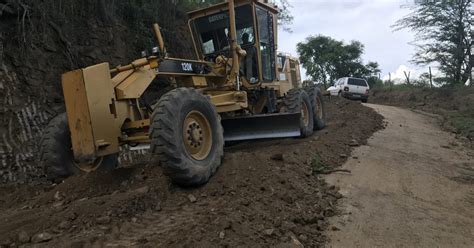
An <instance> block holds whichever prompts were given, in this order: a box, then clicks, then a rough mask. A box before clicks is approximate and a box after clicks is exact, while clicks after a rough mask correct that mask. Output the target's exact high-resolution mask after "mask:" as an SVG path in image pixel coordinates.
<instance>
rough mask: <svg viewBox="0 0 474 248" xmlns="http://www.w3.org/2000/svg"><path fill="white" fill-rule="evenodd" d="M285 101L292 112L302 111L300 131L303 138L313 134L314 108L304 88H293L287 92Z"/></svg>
mask: <svg viewBox="0 0 474 248" xmlns="http://www.w3.org/2000/svg"><path fill="white" fill-rule="evenodd" d="M283 103H284V105H285V107H286V108H287V110H288V112H290V113H300V112H301V119H300V131H301V136H300V137H302V138H305V137H308V136H310V135H311V134H313V127H314V120H313V109H312V108H311V101H310V99H309V96H308V94H307V93H306V92H305V91H304V90H303V89H291V90H289V91H288V93H286V97H285V98H284V99H283Z"/></svg>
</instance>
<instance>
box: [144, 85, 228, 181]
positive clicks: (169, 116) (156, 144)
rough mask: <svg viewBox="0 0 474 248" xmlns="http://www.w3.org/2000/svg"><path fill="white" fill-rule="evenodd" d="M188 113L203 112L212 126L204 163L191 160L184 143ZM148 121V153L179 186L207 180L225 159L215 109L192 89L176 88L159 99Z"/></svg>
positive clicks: (222, 137) (219, 123)
mask: <svg viewBox="0 0 474 248" xmlns="http://www.w3.org/2000/svg"><path fill="white" fill-rule="evenodd" d="M191 111H199V112H200V113H202V114H203V115H204V116H205V118H206V119H207V121H208V122H209V124H210V127H211V134H212V144H211V150H210V153H209V154H208V155H207V157H206V158H204V159H203V160H196V159H194V158H193V157H191V156H190V155H189V154H188V152H187V151H186V148H185V144H184V141H183V124H184V121H185V118H186V116H187V115H188V113H190V112H191ZM151 121H152V122H151V131H150V139H151V151H152V153H153V156H154V157H155V159H156V160H158V161H159V162H160V165H161V167H162V168H163V171H164V173H165V174H166V175H167V176H169V177H170V178H171V180H172V181H173V182H174V183H176V184H178V185H181V186H198V185H202V184H204V183H206V182H207V181H209V178H210V177H211V176H212V175H213V174H214V173H215V172H216V170H217V168H218V167H219V166H220V165H221V163H222V158H223V156H224V135H223V129H222V125H221V122H220V118H219V115H218V114H217V111H216V108H215V106H214V105H213V104H212V103H210V102H209V100H207V98H206V97H205V96H203V95H202V94H200V93H199V92H198V91H197V90H195V89H192V88H178V89H174V90H172V91H170V92H168V93H166V94H165V95H163V96H162V97H161V99H160V100H159V101H158V103H157V104H156V105H155V108H154V111H153V115H152V117H151Z"/></svg>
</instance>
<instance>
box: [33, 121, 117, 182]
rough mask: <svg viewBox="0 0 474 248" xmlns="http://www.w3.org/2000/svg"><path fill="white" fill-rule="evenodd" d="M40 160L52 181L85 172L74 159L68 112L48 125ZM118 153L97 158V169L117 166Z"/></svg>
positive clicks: (47, 176)
mask: <svg viewBox="0 0 474 248" xmlns="http://www.w3.org/2000/svg"><path fill="white" fill-rule="evenodd" d="M39 162H40V165H41V167H42V168H43V170H44V173H45V174H46V178H47V179H48V180H50V181H52V182H60V181H62V180H64V179H66V178H68V177H70V176H72V175H76V174H79V173H84V171H83V170H81V169H80V168H79V167H78V166H77V164H76V162H75V161H74V154H73V151H72V144H71V135H70V132H69V126H68V123H67V117H66V113H62V114H59V115H58V116H56V117H55V118H53V119H52V120H51V121H50V122H49V125H48V126H47V127H46V129H45V132H44V134H43V137H42V139H41V142H40V155H39ZM117 163H118V155H117V154H112V155H108V156H105V157H103V158H100V159H97V160H96V163H95V164H96V166H95V168H96V169H97V170H101V171H102V170H113V169H115V168H116V167H117Z"/></svg>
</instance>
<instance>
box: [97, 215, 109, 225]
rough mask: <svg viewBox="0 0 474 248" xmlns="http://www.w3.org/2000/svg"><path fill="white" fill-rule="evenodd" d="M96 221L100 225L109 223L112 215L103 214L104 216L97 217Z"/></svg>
mask: <svg viewBox="0 0 474 248" xmlns="http://www.w3.org/2000/svg"><path fill="white" fill-rule="evenodd" d="M95 221H96V222H97V224H100V225H105V224H109V223H110V217H109V216H102V217H99V218H97V219H95Z"/></svg>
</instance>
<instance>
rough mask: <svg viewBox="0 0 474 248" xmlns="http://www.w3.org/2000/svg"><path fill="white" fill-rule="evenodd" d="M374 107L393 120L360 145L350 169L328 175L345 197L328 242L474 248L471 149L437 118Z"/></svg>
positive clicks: (338, 245)
mask: <svg viewBox="0 0 474 248" xmlns="http://www.w3.org/2000/svg"><path fill="white" fill-rule="evenodd" d="M368 106H370V107H372V108H373V109H375V110H376V111H377V112H379V113H380V114H381V115H383V116H384V117H385V119H386V121H387V127H386V128H385V129H384V130H382V131H379V132H377V133H376V134H375V135H374V136H372V137H371V138H370V139H369V141H368V144H367V145H366V146H362V147H359V148H357V149H355V150H354V151H353V153H352V158H351V159H349V160H348V161H347V162H346V163H345V164H344V166H343V168H345V169H349V170H351V171H352V173H351V174H350V175H347V174H333V175H330V176H328V177H327V180H328V182H329V183H330V184H335V185H337V186H339V187H340V188H341V191H340V192H341V193H342V195H343V196H345V197H344V200H342V201H340V204H341V208H342V214H341V215H339V216H338V217H334V218H333V219H332V220H331V223H332V226H333V227H332V231H329V237H330V238H331V240H332V243H331V244H330V245H329V246H331V247H374V246H383V247H472V245H473V244H474V187H473V180H472V179H473V178H474V159H473V155H472V151H467V150H465V149H464V148H463V147H462V146H461V145H459V144H458V141H456V139H455V138H454V136H453V135H452V134H450V133H447V132H444V131H441V130H440V128H439V127H437V125H436V121H435V120H434V119H433V118H432V117H429V116H426V115H422V114H419V113H414V112H412V111H410V110H405V109H400V108H396V107H388V106H382V105H370V104H369V105H368ZM469 152H470V153H471V154H469ZM338 229H340V230H338Z"/></svg>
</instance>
